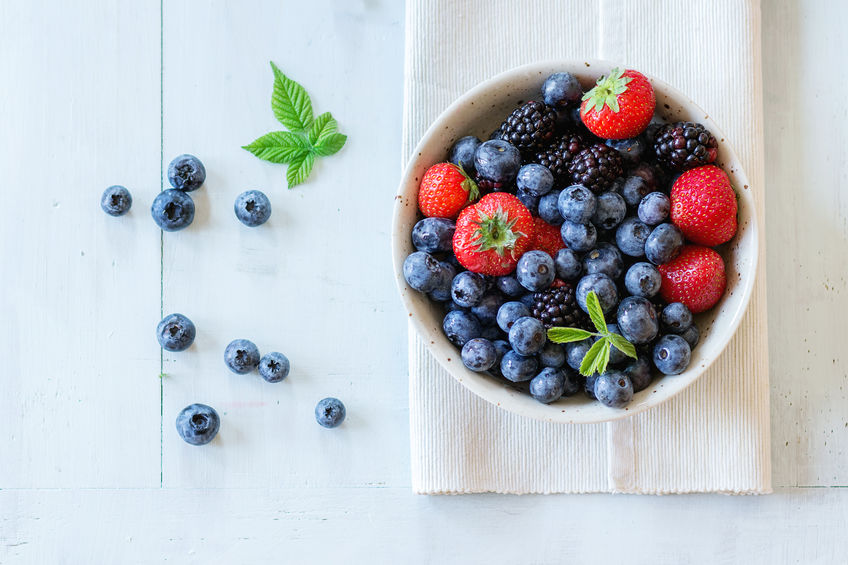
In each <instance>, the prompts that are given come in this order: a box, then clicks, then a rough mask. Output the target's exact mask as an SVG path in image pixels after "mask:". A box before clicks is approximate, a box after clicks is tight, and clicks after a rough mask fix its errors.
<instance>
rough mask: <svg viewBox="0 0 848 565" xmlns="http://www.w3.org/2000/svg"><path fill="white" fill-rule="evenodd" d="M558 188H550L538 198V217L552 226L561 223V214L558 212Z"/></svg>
mask: <svg viewBox="0 0 848 565" xmlns="http://www.w3.org/2000/svg"><path fill="white" fill-rule="evenodd" d="M560 194H562V192H561V191H559V190H552V191H550V192H549V193H547V194H546V195H544V196H543V197H541V198H540V199H539V217H540V218H542V219H543V220H545V221H546V222H548V223H549V224H551V225H552V226H559V225H562V216H561V215H560V213H559V204H558V203H559V195H560Z"/></svg>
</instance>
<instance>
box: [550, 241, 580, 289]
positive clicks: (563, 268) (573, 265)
mask: <svg viewBox="0 0 848 565" xmlns="http://www.w3.org/2000/svg"><path fill="white" fill-rule="evenodd" d="M554 266H555V267H556V274H557V277H559V278H561V279H562V280H564V281H574V280H577V279H578V278H580V275H581V274H582V273H583V263H582V262H581V261H580V257H579V256H578V255H577V253H575V252H574V251H572V250H571V249H568V248H563V249H560V250H559V251H557V254H556V257H555V258H554Z"/></svg>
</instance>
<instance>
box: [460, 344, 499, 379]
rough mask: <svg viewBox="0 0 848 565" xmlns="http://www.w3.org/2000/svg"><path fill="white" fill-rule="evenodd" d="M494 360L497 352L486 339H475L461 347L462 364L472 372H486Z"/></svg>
mask: <svg viewBox="0 0 848 565" xmlns="http://www.w3.org/2000/svg"><path fill="white" fill-rule="evenodd" d="M496 360H497V351H495V346H494V344H492V342H491V341H489V340H488V339H483V338H482V337H475V338H474V339H469V340H468V341H467V342H465V345H463V346H462V363H463V364H464V365H465V366H466V367H468V368H469V369H470V370H472V371H476V372H478V373H479V372H482V371H488V370H489V369H491V368H492V365H494V364H495V361H496Z"/></svg>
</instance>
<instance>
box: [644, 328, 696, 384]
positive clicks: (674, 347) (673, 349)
mask: <svg viewBox="0 0 848 565" xmlns="http://www.w3.org/2000/svg"><path fill="white" fill-rule="evenodd" d="M691 357H692V350H691V348H690V347H689V344H688V343H686V340H685V339H683V338H682V337H680V336H679V335H673V334H672V335H664V336H662V337H661V338H660V339H658V340H657V343H656V344H655V345H654V357H653V359H654V366H655V367H656V368H657V369H659V371H660V372H661V373H662V374H664V375H679V374H680V373H682V372H683V371H685V370H686V367H688V366H689V360H690V359H691Z"/></svg>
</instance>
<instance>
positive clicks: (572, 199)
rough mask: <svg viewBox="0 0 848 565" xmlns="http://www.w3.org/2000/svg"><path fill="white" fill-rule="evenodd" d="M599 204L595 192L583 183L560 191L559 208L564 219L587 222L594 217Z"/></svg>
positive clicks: (578, 222) (581, 222) (577, 222)
mask: <svg viewBox="0 0 848 565" xmlns="http://www.w3.org/2000/svg"><path fill="white" fill-rule="evenodd" d="M597 206H598V199H597V198H596V197H595V194H594V193H593V192H592V191H591V190H589V189H588V188H586V187H585V186H583V185H582V184H573V185H571V186H569V187H568V188H566V189H565V190H563V191H562V192H560V193H559V198H558V199H557V209H558V210H559V214H560V216H562V218H563V219H564V220H568V221H569V222H574V223H576V224H585V223H586V222H588V221H589V220H591V219H592V216H593V215H594V214H595V210H596V209H597Z"/></svg>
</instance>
